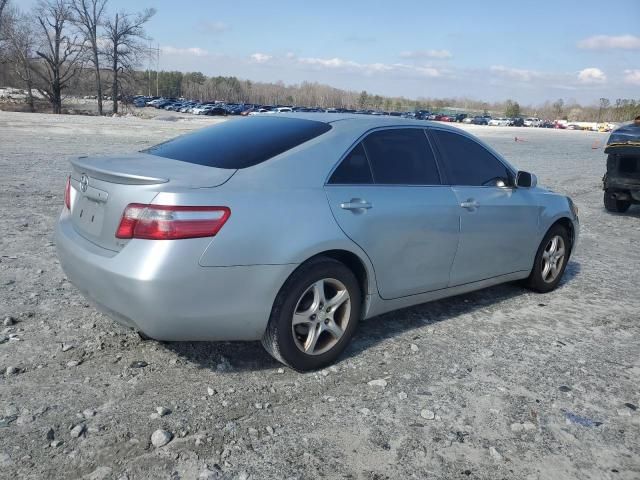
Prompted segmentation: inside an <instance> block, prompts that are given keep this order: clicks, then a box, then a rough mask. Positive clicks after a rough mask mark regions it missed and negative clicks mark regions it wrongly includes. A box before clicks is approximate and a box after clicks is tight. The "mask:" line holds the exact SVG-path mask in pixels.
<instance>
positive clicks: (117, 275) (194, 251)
mask: <svg viewBox="0 0 640 480" xmlns="http://www.w3.org/2000/svg"><path fill="white" fill-rule="evenodd" d="M209 242H210V239H193V240H175V241H150V240H132V241H130V242H129V243H128V244H127V245H126V246H125V247H124V248H123V249H122V250H121V251H120V252H118V253H115V252H112V251H110V250H106V249H102V248H100V247H98V246H96V245H94V244H93V243H91V242H89V241H87V240H86V239H85V238H84V237H82V236H80V235H79V234H78V233H77V232H76V231H75V229H74V228H73V226H72V224H71V222H70V219H69V215H68V214H67V213H66V212H63V213H62V215H61V216H60V219H59V221H58V224H57V226H56V246H57V250H58V258H59V259H60V264H61V266H62V268H63V270H64V271H65V273H66V275H67V277H68V279H69V280H70V281H71V283H73V284H74V285H75V286H76V287H77V288H78V290H80V291H81V292H82V294H83V295H84V296H85V297H86V298H87V299H88V300H89V301H90V302H91V303H93V304H94V305H95V306H96V307H97V308H98V309H99V310H101V311H102V312H104V313H105V314H106V315H108V316H109V317H111V318H112V319H114V320H116V321H117V322H118V323H121V324H123V325H125V326H128V327H131V328H134V329H136V330H140V331H142V332H144V333H145V334H147V335H148V336H150V337H152V338H155V339H157V340H166V341H182V340H189V341H194V340H258V339H260V338H261V337H262V335H263V333H264V330H265V328H266V325H267V322H268V320H269V315H270V313H271V307H272V305H273V301H274V299H275V297H276V295H277V293H278V290H279V289H280V287H281V286H282V284H283V283H284V281H285V280H286V279H287V277H288V276H289V275H290V274H291V272H293V270H294V269H295V268H296V266H297V265H294V264H289V265H251V266H233V267H202V266H200V265H199V264H198V259H199V257H200V255H201V254H202V252H203V251H204V249H205V248H206V245H207V244H208V243H209Z"/></svg>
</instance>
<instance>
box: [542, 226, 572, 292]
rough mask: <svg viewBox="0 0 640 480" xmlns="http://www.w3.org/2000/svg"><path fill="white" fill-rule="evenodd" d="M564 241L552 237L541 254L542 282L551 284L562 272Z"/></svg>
mask: <svg viewBox="0 0 640 480" xmlns="http://www.w3.org/2000/svg"><path fill="white" fill-rule="evenodd" d="M565 253H566V252H565V245H564V239H563V238H562V237H561V236H560V235H554V236H553V237H551V239H550V240H549V243H547V245H546V247H545V248H544V252H543V253H542V280H544V281H545V282H546V283H553V282H554V281H555V279H556V278H558V275H559V274H560V272H561V271H562V267H563V265H564V259H565Z"/></svg>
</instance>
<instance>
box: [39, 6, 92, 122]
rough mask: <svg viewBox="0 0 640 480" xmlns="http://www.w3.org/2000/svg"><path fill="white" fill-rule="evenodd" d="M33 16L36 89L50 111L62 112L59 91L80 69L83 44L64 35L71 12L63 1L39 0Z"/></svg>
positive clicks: (64, 87) (63, 88) (61, 90)
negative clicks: (45, 100)
mask: <svg viewBox="0 0 640 480" xmlns="http://www.w3.org/2000/svg"><path fill="white" fill-rule="evenodd" d="M35 17H36V21H37V24H38V33H39V37H40V45H39V47H38V48H37V49H36V55H37V56H38V57H39V58H40V59H41V62H39V63H40V64H41V65H36V66H35V68H34V69H33V71H34V72H35V74H36V76H37V77H38V78H39V79H40V80H41V84H40V85H38V86H37V88H38V90H39V91H40V93H42V95H44V96H45V97H46V98H47V99H48V100H49V102H51V107H52V110H53V113H62V93H63V91H64V90H65V89H66V88H67V87H68V86H69V82H70V81H71V80H72V79H73V77H75V76H76V75H77V74H78V72H79V71H80V69H81V66H82V65H81V61H82V53H83V45H82V44H80V43H78V41H77V38H70V37H69V36H68V27H67V23H68V22H69V19H70V17H71V11H70V10H69V6H68V4H67V3H66V1H65V0H41V1H40V3H39V4H38V6H37V7H36V10H35Z"/></svg>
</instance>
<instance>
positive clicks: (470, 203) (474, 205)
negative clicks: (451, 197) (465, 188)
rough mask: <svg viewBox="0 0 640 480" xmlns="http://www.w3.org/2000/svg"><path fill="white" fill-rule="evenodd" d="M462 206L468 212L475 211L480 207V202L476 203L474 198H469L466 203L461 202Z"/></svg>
mask: <svg viewBox="0 0 640 480" xmlns="http://www.w3.org/2000/svg"><path fill="white" fill-rule="evenodd" d="M460 206H461V207H462V208H466V209H467V210H474V209H476V208H478V207H479V206H480V204H479V203H478V202H476V201H475V200H474V199H473V198H469V199H468V200H467V201H466V202H461V203H460Z"/></svg>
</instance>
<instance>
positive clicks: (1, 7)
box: [0, 0, 9, 25]
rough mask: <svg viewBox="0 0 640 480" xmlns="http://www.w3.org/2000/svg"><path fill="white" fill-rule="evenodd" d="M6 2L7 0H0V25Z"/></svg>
mask: <svg viewBox="0 0 640 480" xmlns="http://www.w3.org/2000/svg"><path fill="white" fill-rule="evenodd" d="M8 3H9V0H0V25H2V18H3V13H4V10H5V8H6V6H7V4H8Z"/></svg>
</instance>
